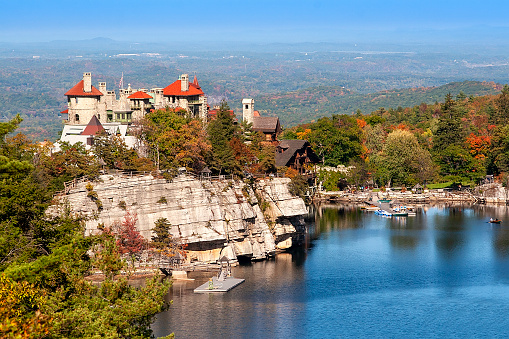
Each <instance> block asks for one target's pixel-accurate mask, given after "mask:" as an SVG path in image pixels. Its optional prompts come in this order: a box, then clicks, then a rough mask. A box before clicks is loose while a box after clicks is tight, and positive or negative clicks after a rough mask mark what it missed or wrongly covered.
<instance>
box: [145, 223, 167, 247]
mask: <svg viewBox="0 0 509 339" xmlns="http://www.w3.org/2000/svg"><path fill="white" fill-rule="evenodd" d="M170 228H171V224H170V222H169V221H168V219H166V218H159V219H157V220H156V222H155V227H154V228H153V229H152V232H154V233H155V236H152V237H151V240H152V242H151V243H150V245H151V246H152V247H155V248H157V249H164V248H166V247H168V246H170V243H171V242H172V236H171V234H170Z"/></svg>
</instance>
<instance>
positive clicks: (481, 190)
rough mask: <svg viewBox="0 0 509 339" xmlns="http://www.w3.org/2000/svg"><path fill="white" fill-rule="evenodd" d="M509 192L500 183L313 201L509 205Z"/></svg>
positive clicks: (335, 195)
mask: <svg viewBox="0 0 509 339" xmlns="http://www.w3.org/2000/svg"><path fill="white" fill-rule="evenodd" d="M508 192H509V191H508V190H507V189H506V187H503V186H502V184H499V183H490V184H485V185H480V186H477V187H476V188H475V189H473V190H471V189H463V190H445V189H435V190H423V192H422V193H415V192H412V191H406V192H401V191H398V190H387V191H385V192H380V191H377V192H373V191H370V190H366V191H358V192H347V191H338V192H319V193H317V194H316V195H315V196H314V197H313V200H314V201H315V202H318V203H322V202H331V203H333V202H342V203H344V202H365V201H372V202H377V201H378V200H380V199H390V200H393V201H399V202H408V203H420V204H428V203H440V202H443V203H449V202H465V203H478V204H509V193H508Z"/></svg>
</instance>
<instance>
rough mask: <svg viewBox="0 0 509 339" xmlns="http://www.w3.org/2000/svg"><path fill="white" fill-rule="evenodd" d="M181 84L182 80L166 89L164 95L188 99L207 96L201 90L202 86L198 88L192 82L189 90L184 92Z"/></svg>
mask: <svg viewBox="0 0 509 339" xmlns="http://www.w3.org/2000/svg"><path fill="white" fill-rule="evenodd" d="M180 82H181V80H177V81H175V82H174V83H173V84H171V85H169V86H167V87H165V88H164V89H163V95H166V96H180V97H187V96H193V95H204V94H205V93H203V91H202V90H201V88H200V86H197V85H195V84H194V83H192V82H190V83H189V90H188V91H185V92H182V87H181V84H180ZM196 82H198V81H196Z"/></svg>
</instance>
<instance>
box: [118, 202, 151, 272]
mask: <svg viewBox="0 0 509 339" xmlns="http://www.w3.org/2000/svg"><path fill="white" fill-rule="evenodd" d="M137 222H138V216H137V215H136V213H131V212H129V211H126V213H125V215H124V221H122V223H121V224H120V227H119V229H118V231H117V246H118V249H119V251H120V254H129V257H130V258H131V261H132V263H133V265H134V259H135V256H136V255H138V254H139V253H140V252H141V250H142V249H143V248H144V245H145V239H143V237H142V236H141V234H140V232H139V231H138V229H137V228H136V223H137Z"/></svg>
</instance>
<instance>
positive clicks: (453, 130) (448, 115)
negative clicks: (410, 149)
mask: <svg viewBox="0 0 509 339" xmlns="http://www.w3.org/2000/svg"><path fill="white" fill-rule="evenodd" d="M460 118H461V113H460V111H459V108H458V107H457V105H456V103H455V102H454V101H453V100H452V97H451V93H448V94H447V95H446V97H445V103H444V104H443V105H442V109H441V113H440V117H439V120H438V125H437V130H436V132H435V133H434V136H433V150H434V151H435V153H440V151H441V150H443V149H445V148H446V147H447V146H449V145H461V144H462V143H463V141H464V139H465V135H464V130H463V128H462V125H461V119H460Z"/></svg>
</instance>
